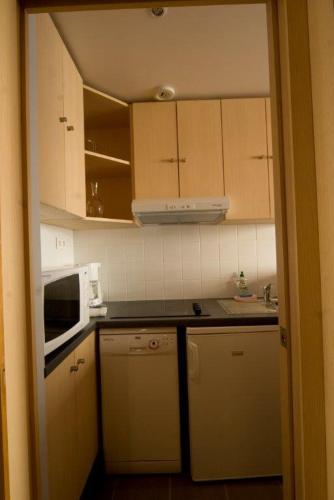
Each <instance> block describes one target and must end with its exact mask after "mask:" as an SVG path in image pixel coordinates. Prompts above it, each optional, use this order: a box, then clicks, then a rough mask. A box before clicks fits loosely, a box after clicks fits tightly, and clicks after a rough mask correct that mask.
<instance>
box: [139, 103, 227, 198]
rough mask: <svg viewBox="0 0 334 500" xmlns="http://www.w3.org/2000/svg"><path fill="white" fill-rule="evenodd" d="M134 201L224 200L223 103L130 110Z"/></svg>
mask: <svg viewBox="0 0 334 500" xmlns="http://www.w3.org/2000/svg"><path fill="white" fill-rule="evenodd" d="M132 131H133V170H134V196H135V198H139V199H144V198H178V197H200V196H222V195H223V194H224V176H223V164H222V137H221V116H220V101H219V100H208V101H178V102H164V103H158V102H154V103H152V102H149V103H135V104H133V106H132Z"/></svg>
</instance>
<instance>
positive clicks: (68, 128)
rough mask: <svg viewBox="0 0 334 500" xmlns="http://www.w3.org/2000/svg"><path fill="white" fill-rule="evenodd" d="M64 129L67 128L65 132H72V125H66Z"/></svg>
mask: <svg viewBox="0 0 334 500" xmlns="http://www.w3.org/2000/svg"><path fill="white" fill-rule="evenodd" d="M66 128H67V130H68V131H69V132H71V131H72V130H74V127H73V125H67V127H66Z"/></svg>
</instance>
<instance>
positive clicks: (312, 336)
mask: <svg viewBox="0 0 334 500" xmlns="http://www.w3.org/2000/svg"><path fill="white" fill-rule="evenodd" d="M163 3H164V5H166V6H171V7H172V6H200V5H224V4H225V5H226V4H229V5H233V4H235V5H236V4H248V3H261V4H266V5H267V15H268V40H269V55H270V56H269V58H270V83H271V96H272V124H273V150H274V186H275V205H276V217H275V218H276V236H277V261H278V290H279V297H280V318H279V324H280V327H281V329H282V333H283V334H285V335H287V344H288V345H287V348H286V347H283V346H282V348H281V366H282V368H283V369H282V373H281V376H282V412H283V415H284V421H283V456H284V478H285V484H284V500H290V499H291V500H292V499H296V500H297V499H298V500H308V499H309V500H313V499H314V498H317V500H326V499H327V470H326V431H325V394H324V359H323V336H322V318H321V287H320V257H319V236H318V219H317V216H318V215H317V192H316V187H317V186H316V172H315V151H314V130H313V109H312V86H311V70H310V57H309V51H310V48H309V37H308V6H307V0H300V1H298V2H291V1H289V0H266V1H261V0H253V1H251V2H250V1H246V0H211V1H210V0H208V1H206V0H189V1H188V0H167V1H166V2H163ZM292 3H293V4H294V5H292ZM158 5H161V2H157V1H151V2H150V1H146V0H144V1H140V0H137V1H135V2H134V1H130V0H123V1H122V2H120V1H118V2H117V1H112V0H109V1H108V0H99V1H96V2H95V1H94V0H23V1H22V4H21V11H22V14H24V16H23V19H24V22H23V23H22V40H25V39H26V27H27V16H28V14H31V13H38V12H52V11H56V10H57V11H73V10H96V9H106V8H108V9H119V8H149V7H153V6H158ZM23 50H26V47H23ZM23 79H24V78H23ZM26 104H27V103H23V106H25V105H26ZM23 169H24V170H26V171H27V169H29V164H24V165H23ZM25 177H26V178H27V177H28V176H27V175H26V176H25ZM25 189H26V192H28V186H27V184H26V185H25ZM27 196H29V195H28V193H27ZM26 223H27V225H28V226H29V214H28V213H26ZM26 244H27V245H28V242H27V241H26ZM308 290H312V294H311V293H307V291H308ZM32 331H33V328H32V326H30V334H31V338H32V333H31V332H32ZM29 356H30V357H31V359H34V354H33V353H32V352H30V353H29ZM32 370H34V368H33V367H32ZM32 379H33V380H35V376H34V374H32ZM36 398H38V393H37V389H36V387H35V392H34V401H32V402H31V407H32V408H36ZM37 406H38V405H37ZM33 420H34V422H33V427H34V429H32V434H35V436H36V435H38V434H39V433H38V429H39V426H40V422H39V420H38V418H37V416H36V413H34V418H33ZM36 429H37V431H36ZM33 431H34V432H33ZM35 444H36V443H35ZM36 450H38V444H37V445H36ZM38 463H39V453H38V452H37V451H36V453H35V457H34V460H33V461H32V464H31V467H32V469H34V468H37V469H39V465H38ZM32 477H33V478H34V477H36V476H35V475H32ZM37 477H38V475H37ZM34 489H35V491H40V487H39V486H38V485H35V488H34Z"/></svg>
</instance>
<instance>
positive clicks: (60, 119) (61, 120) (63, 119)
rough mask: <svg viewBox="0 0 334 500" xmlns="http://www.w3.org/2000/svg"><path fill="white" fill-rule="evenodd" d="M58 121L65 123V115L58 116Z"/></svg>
mask: <svg viewBox="0 0 334 500" xmlns="http://www.w3.org/2000/svg"><path fill="white" fill-rule="evenodd" d="M59 121H60V123H65V122H67V117H66V116H60V117H59Z"/></svg>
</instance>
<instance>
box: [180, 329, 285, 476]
mask: <svg viewBox="0 0 334 500" xmlns="http://www.w3.org/2000/svg"><path fill="white" fill-rule="evenodd" d="M256 328H257V330H259V329H261V327H260V328H259V327H250V328H249V329H247V328H246V329H243V330H241V331H240V328H239V332H238V331H236V329H232V332H233V333H231V328H226V332H229V333H225V332H224V328H220V329H219V328H212V329H210V328H207V329H204V328H201V329H198V330H200V334H196V333H195V332H196V328H193V329H188V334H187V357H188V391H189V419H190V447H191V473H192V478H193V479H194V480H195V481H206V480H217V479H232V478H243V477H260V476H271V475H279V474H281V432H280V392H279V391H280V380H279V348H280V341H279V333H278V331H277V327H269V331H256ZM270 330H271V331H270ZM273 330H274V331H273ZM189 331H191V332H192V333H189ZM210 331H213V332H214V333H210Z"/></svg>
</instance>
